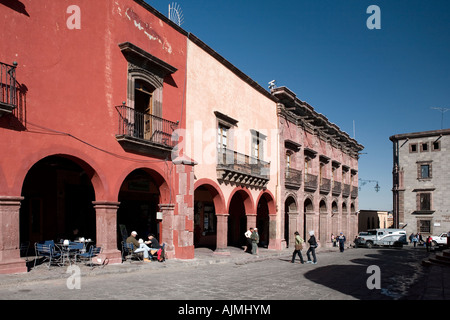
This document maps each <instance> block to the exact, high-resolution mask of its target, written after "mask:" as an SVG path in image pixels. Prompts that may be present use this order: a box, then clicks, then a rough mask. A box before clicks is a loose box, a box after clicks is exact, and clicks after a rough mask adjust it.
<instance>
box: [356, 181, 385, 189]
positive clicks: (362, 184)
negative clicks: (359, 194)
mask: <svg viewBox="0 0 450 320" xmlns="http://www.w3.org/2000/svg"><path fill="white" fill-rule="evenodd" d="M358 180H359V182H360V183H359V190H361V187H362V186H364V185H365V184H367V183H371V182H375V183H376V185H375V191H376V192H378V191H380V189H381V187H380V185H379V184H378V181H376V180H363V179H358Z"/></svg>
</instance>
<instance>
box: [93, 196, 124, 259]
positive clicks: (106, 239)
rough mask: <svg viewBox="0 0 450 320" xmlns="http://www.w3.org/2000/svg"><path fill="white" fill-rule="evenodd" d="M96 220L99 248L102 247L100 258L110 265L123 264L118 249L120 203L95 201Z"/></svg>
mask: <svg viewBox="0 0 450 320" xmlns="http://www.w3.org/2000/svg"><path fill="white" fill-rule="evenodd" d="M92 203H93V204H94V209H95V219H96V228H97V230H96V233H97V241H96V244H97V247H102V253H101V254H100V256H99V258H100V259H102V261H104V260H105V259H106V260H107V261H108V263H109V264H114V263H122V256H121V253H120V251H119V250H118V249H117V209H118V208H119V204H120V203H119V202H109V201H93V202H92Z"/></svg>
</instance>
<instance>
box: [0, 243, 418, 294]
mask: <svg viewBox="0 0 450 320" xmlns="http://www.w3.org/2000/svg"><path fill="white" fill-rule="evenodd" d="M425 256H426V252H425V250H423V249H414V248H403V249H362V248H358V249H347V250H345V252H344V253H340V252H338V251H332V252H331V251H324V252H320V253H318V254H317V258H318V263H317V264H316V265H314V264H303V265H302V264H300V263H299V261H298V257H297V260H296V263H294V264H292V263H291V262H290V257H289V256H288V252H287V251H286V255H284V256H280V257H276V258H270V259H266V260H261V261H254V262H249V261H241V262H237V263H222V264H205V265H191V264H184V263H180V264H177V265H171V266H170V265H169V263H168V264H167V266H166V267H159V268H155V269H142V270H139V271H133V272H121V273H116V274H102V275H97V276H86V277H83V272H81V278H80V282H79V289H69V288H68V285H67V282H68V281H67V279H68V278H69V277H70V274H67V277H65V278H64V277H63V278H61V279H55V280H42V281H33V282H17V283H9V284H5V283H2V285H0V299H50V300H52V299H55V300H59V299H65V300H66V299H67V300H78V299H83V300H93V299H99V300H113V299H120V300H128V299H129V300H146V299H158V300H242V301H246V300H247V301H250V300H251V301H263V300H318V299H322V300H392V299H405V298H411V299H416V298H420V297H419V296H417V295H418V294H420V290H418V289H417V288H416V291H415V293H414V292H413V293H411V292H410V288H411V286H412V285H414V284H416V283H417V282H418V280H421V279H422V277H423V275H424V268H425V267H422V266H421V259H422V258H424V257H425ZM303 257H304V258H305V260H306V255H305V250H303ZM168 262H169V261H168ZM369 266H377V267H379V270H380V273H379V275H380V280H381V289H373V290H370V289H369V288H368V286H367V282H368V279H369V277H371V275H372V274H371V272H369V273H368V267H369ZM41 267H44V268H46V267H45V266H41ZM109 267H110V266H106V267H105V268H109ZM414 295H415V296H414Z"/></svg>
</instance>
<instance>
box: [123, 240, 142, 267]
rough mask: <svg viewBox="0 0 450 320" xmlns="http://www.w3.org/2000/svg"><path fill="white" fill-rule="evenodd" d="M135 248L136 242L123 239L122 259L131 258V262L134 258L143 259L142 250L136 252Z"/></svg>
mask: <svg viewBox="0 0 450 320" xmlns="http://www.w3.org/2000/svg"><path fill="white" fill-rule="evenodd" d="M135 250H136V249H135V248H134V244H132V243H127V242H126V241H122V260H123V259H125V261H127V260H128V258H129V259H130V262H132V261H133V258H137V259H138V260H139V261H142V259H141V255H142V252H135Z"/></svg>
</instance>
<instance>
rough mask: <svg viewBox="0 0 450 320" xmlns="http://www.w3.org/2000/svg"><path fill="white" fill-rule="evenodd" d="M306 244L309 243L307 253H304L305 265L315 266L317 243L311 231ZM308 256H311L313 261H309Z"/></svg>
mask: <svg viewBox="0 0 450 320" xmlns="http://www.w3.org/2000/svg"><path fill="white" fill-rule="evenodd" d="M308 243H309V248H308V251H306V256H307V257H308V261H307V263H313V264H316V263H317V259H316V248H317V241H316V237H315V236H314V231H313V230H311V231H310V232H309V240H308ZM310 254H312V256H313V261H311V256H310Z"/></svg>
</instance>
